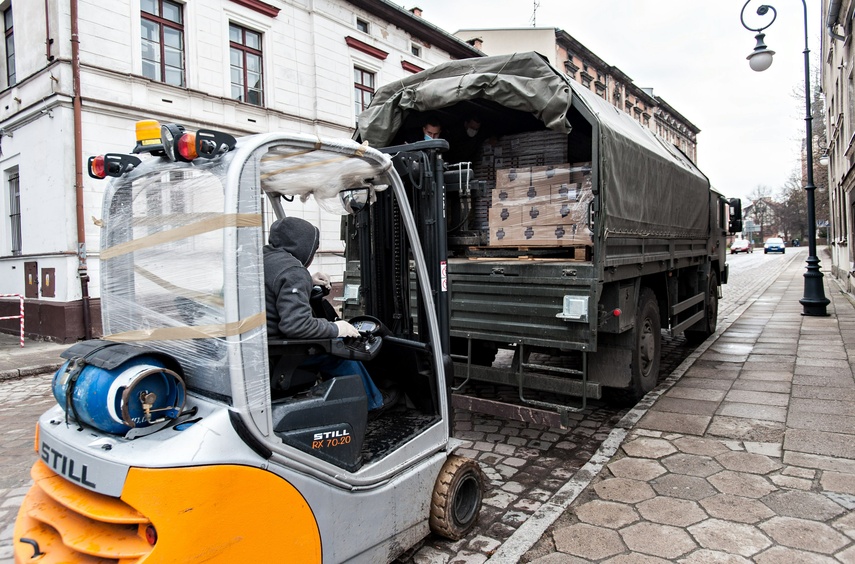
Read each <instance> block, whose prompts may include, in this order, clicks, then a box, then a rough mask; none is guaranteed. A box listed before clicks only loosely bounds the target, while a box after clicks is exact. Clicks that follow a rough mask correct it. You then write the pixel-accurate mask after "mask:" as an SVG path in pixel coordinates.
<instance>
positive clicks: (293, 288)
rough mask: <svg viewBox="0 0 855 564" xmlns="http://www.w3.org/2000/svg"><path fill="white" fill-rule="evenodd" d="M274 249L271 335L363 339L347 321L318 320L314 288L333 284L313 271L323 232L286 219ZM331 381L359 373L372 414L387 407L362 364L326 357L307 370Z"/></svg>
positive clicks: (279, 223)
mask: <svg viewBox="0 0 855 564" xmlns="http://www.w3.org/2000/svg"><path fill="white" fill-rule="evenodd" d="M268 242H269V243H270V244H269V245H265V246H264V287H265V299H266V302H267V333H268V335H271V336H281V337H282V338H286V339H335V338H338V337H343V338H349V337H359V331H357V330H356V328H355V327H354V326H353V325H351V324H350V323H348V322H347V321H344V320H339V321H329V320H327V319H321V318H318V317H314V316H313V314H312V307H311V305H310V303H309V296H310V295H311V291H312V286H313V285H314V284H316V283H317V282H321V283H327V284H328V282H327V280H329V278H328V277H326V275H325V274H323V273H317V274H316V275H315V276H314V277H312V276H311V275H310V274H309V271H308V270H307V268H308V267H309V265H310V264H311V263H312V259H314V257H315V252H317V250H318V246H319V245H320V230H319V229H318V228H317V227H315V226H314V225H312V224H311V223H309V222H308V221H306V220H304V219H300V218H298V217H284V218H282V219H278V220H276V221H275V222H273V225H271V226H270V236H269V238H268ZM302 366H303V367H304V368H310V369H314V370H317V371H318V372H321V373H323V374H326V375H329V376H343V375H347V374H358V375H359V376H360V377H361V378H362V384H363V385H364V386H365V393H366V394H367V396H368V410H369V411H371V410H375V409H379V408H381V407H383V396H382V394H381V393H380V390H379V389H377V386H375V385H374V382H373V381H372V380H371V376H370V375H369V374H368V371H367V370H366V369H365V367H364V366H363V365H362V363H361V362H358V361H355V360H346V359H342V358H337V357H333V356H323V357H321V358H320V359H318V360H310V361H307V362H305V363H303V365H302Z"/></svg>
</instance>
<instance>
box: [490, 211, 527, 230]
mask: <svg viewBox="0 0 855 564" xmlns="http://www.w3.org/2000/svg"><path fill="white" fill-rule="evenodd" d="M488 217H489V225H490V231H491V232H492V231H494V230H496V229H498V228H499V227H502V226H505V225H513V226H515V227H516V226H518V225H519V224H520V220H521V219H522V207H521V206H503V205H501V204H497V205H494V206H493V207H491V208H490V211H489V213H488Z"/></svg>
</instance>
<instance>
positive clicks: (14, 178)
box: [8, 169, 21, 255]
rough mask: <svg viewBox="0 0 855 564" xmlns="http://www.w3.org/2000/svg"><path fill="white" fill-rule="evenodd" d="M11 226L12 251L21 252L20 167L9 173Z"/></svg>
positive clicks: (15, 253) (16, 253)
mask: <svg viewBox="0 0 855 564" xmlns="http://www.w3.org/2000/svg"><path fill="white" fill-rule="evenodd" d="M8 183H9V227H10V231H11V235H12V240H11V243H12V244H11V251H12V254H13V255H20V254H21V184H20V182H19V181H18V169H14V170H13V171H12V172H11V173H10V174H9V180H8Z"/></svg>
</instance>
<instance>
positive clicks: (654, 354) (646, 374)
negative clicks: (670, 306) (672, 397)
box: [631, 288, 662, 399]
mask: <svg viewBox="0 0 855 564" xmlns="http://www.w3.org/2000/svg"><path fill="white" fill-rule="evenodd" d="M661 328H662V326H661V321H660V318H659V303H658V302H657V301H656V294H654V293H653V290H651V289H650V288H642V290H641V292H640V295H639V297H638V310H637V312H636V314H635V329H634V330H633V350H632V384H631V386H632V392H633V395H634V396H635V397H636V399H641V398H642V397H644V394H646V393H647V392H649V391H650V390H652V389H653V388H655V387H656V382H657V380H658V379H659V353H660V348H661V346H660V342H661V340H662V334H661Z"/></svg>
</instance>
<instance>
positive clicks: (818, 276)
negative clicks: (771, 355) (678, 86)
mask: <svg viewBox="0 0 855 564" xmlns="http://www.w3.org/2000/svg"><path fill="white" fill-rule="evenodd" d="M750 3H751V0H748V1H747V2H745V5H744V6H742V12H741V13H740V14H739V18H740V19H741V20H742V26H743V27H744V28H745V29H747V30H748V31H754V32H756V33H757V35H755V36H754V37H755V39H756V40H757V45H756V46H755V47H754V51H752V52H751V54H750V55H748V57H747V58H748V64H749V65H750V66H751V68H752V69H753V70H755V71H757V72H762V71H764V70H766V69H768V68H769V66H770V65H771V64H772V55H774V54H775V52H774V51H772V50H770V49H769V48H768V47H767V46H766V44H765V43H764V42H763V39H764V38H765V37H766V35H765V34H764V33H763V30H765V29H766V28H768V27H769V26H770V25H772V24H773V23H774V22H775V18H776V17H777V16H778V12H777V11H776V10H775V8H774V7H773V6H769V5H768V4H763V5H761V6H760V7H759V8H757V15H759V16H766V15H767V14H769V12H770V11H771V12H772V19H771V20H770V21H769V23H767V24H766V25H764V26H762V27H759V28H753V27H751V26H749V25H747V24H746V23H745V8H747V7H748V4H750ZM802 8H803V10H804V21H805V50H804V55H805V106H806V110H807V112H806V114H805V135H806V143H805V145H806V149H807V186H805V192H806V193H807V223H808V258H807V268H806V269H805V274H804V278H805V287H804V296H803V297H802V299H800V300H799V303H800V304H802V315H817V316H820V315H828V314H827V313H826V310H825V308H826V306H827V305H828V304H829V300H828V298H826V297H825V290H824V289H823V283H822V272H821V271H820V270H819V258H818V257H817V256H816V209H815V208H816V205H815V202H814V190H816V186H814V185H813V131H812V127H811V122H812V121H813V116H812V115H811V108H810V99H811V98H810V59H809V55H810V50H809V49H808V25H807V4H806V2H805V0H802Z"/></svg>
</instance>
